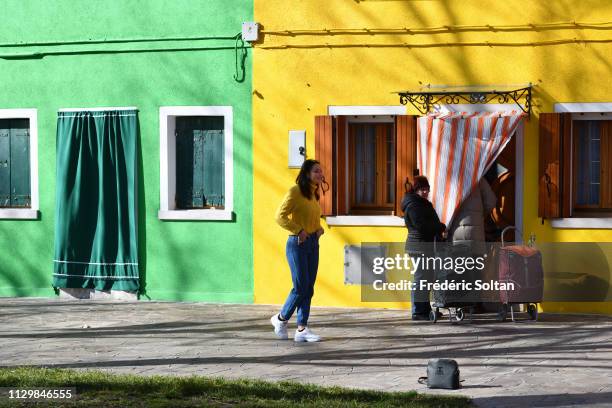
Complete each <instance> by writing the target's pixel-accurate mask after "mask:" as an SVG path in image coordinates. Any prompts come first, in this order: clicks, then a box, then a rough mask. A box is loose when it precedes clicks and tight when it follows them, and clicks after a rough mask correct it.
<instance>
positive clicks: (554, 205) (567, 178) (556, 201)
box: [538, 113, 572, 218]
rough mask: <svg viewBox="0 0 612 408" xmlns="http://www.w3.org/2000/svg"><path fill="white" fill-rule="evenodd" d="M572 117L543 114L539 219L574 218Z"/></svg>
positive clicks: (562, 114)
mask: <svg viewBox="0 0 612 408" xmlns="http://www.w3.org/2000/svg"><path fill="white" fill-rule="evenodd" d="M571 118H572V117H571V114H570V113H541V114H540V135H539V138H540V141H539V165H538V167H539V191H538V216H539V217H542V218H560V217H569V216H570V215H571V206H572V197H571V164H570V157H571V126H572V119H571Z"/></svg>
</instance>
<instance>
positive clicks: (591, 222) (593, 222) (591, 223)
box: [550, 217, 612, 229]
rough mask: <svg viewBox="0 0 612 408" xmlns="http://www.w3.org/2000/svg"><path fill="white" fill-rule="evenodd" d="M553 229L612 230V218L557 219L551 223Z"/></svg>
mask: <svg viewBox="0 0 612 408" xmlns="http://www.w3.org/2000/svg"><path fill="white" fill-rule="evenodd" d="M550 224H551V226H552V227H553V228H568V229H612V218H611V217H602V218H594V217H589V218H555V219H552V220H551V221H550Z"/></svg>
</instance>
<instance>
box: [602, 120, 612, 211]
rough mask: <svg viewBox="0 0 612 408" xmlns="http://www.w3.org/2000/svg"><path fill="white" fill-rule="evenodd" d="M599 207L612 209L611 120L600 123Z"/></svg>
mask: <svg viewBox="0 0 612 408" xmlns="http://www.w3.org/2000/svg"><path fill="white" fill-rule="evenodd" d="M600 155H601V159H600V160H601V162H600V166H601V180H600V181H601V207H602V208H612V120H605V121H601V130H600Z"/></svg>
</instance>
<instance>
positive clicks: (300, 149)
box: [289, 130, 306, 168]
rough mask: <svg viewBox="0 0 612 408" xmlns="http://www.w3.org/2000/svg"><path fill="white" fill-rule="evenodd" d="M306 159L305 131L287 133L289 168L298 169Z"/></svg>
mask: <svg viewBox="0 0 612 408" xmlns="http://www.w3.org/2000/svg"><path fill="white" fill-rule="evenodd" d="M305 158H306V131H305V130H290V131H289V168H300V167H302V163H304V159H305Z"/></svg>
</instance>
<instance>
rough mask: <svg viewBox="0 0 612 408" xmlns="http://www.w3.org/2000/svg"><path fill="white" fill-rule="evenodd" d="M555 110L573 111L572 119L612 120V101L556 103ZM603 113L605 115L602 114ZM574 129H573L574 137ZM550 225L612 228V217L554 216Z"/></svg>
mask: <svg viewBox="0 0 612 408" xmlns="http://www.w3.org/2000/svg"><path fill="white" fill-rule="evenodd" d="M554 112H555V113H561V112H569V113H572V120H610V117H611V115H612V102H585V103H580V102H578V103H555V105H554ZM602 113H603V114H604V115H601V114H602ZM573 131H574V130H573V129H572V137H573ZM570 165H572V164H571V163H570ZM572 177H573V175H572ZM570 186H573V183H570ZM550 225H551V226H552V227H553V228H563V229H612V217H588V218H587V217H584V218H579V217H571V218H553V219H551V220H550Z"/></svg>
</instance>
